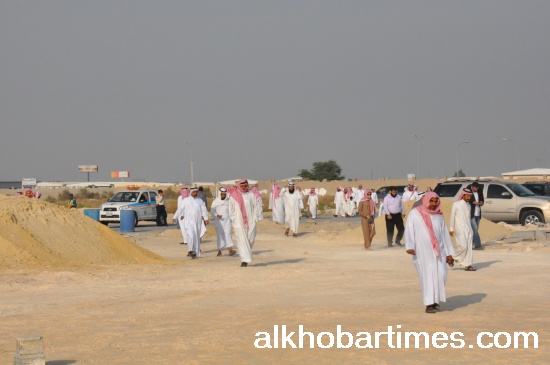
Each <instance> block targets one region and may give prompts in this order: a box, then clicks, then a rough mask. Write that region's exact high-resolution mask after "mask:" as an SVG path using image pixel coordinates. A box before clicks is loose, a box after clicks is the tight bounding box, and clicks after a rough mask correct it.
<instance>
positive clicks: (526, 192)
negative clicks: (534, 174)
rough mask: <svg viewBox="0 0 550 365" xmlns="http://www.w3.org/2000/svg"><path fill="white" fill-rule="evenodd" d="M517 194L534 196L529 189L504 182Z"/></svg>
mask: <svg viewBox="0 0 550 365" xmlns="http://www.w3.org/2000/svg"><path fill="white" fill-rule="evenodd" d="M506 186H507V187H509V188H510V190H512V191H513V192H514V194H516V195H517V196H535V195H536V194H535V193H533V192H532V191H531V190H529V189H527V188H526V187H525V186H523V185H520V184H506Z"/></svg>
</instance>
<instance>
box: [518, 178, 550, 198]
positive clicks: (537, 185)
mask: <svg viewBox="0 0 550 365" xmlns="http://www.w3.org/2000/svg"><path fill="white" fill-rule="evenodd" d="M521 185H523V186H525V187H526V188H527V189H529V190H531V191H532V192H533V193H535V195H542V196H550V183H549V182H536V181H534V182H526V183H525V184H521Z"/></svg>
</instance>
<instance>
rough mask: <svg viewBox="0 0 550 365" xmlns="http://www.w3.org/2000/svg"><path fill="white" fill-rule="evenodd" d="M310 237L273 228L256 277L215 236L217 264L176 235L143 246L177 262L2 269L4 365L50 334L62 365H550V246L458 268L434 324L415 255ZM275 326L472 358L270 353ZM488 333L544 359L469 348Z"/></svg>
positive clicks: (334, 227) (332, 226) (511, 250)
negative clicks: (263, 345)
mask: <svg viewBox="0 0 550 365" xmlns="http://www.w3.org/2000/svg"><path fill="white" fill-rule="evenodd" d="M304 223H305V222H304ZM302 228H303V231H302V232H301V233H300V235H299V237H298V238H287V237H285V236H284V235H283V231H284V229H283V228H282V227H281V226H277V225H275V224H274V223H272V222H270V221H263V222H261V224H260V225H259V232H258V237H257V241H256V245H255V246H254V263H253V264H252V265H251V266H249V267H247V268H241V267H240V260H239V258H238V257H236V256H235V257H229V256H227V255H226V254H225V253H224V256H222V257H216V247H215V236H213V235H212V234H211V233H210V234H209V235H208V236H207V237H206V240H205V242H204V244H203V256H202V257H201V258H200V259H198V260H190V259H188V258H187V257H186V256H185V255H186V248H185V247H184V246H183V245H180V244H179V242H180V241H181V239H180V236H179V234H178V231H177V230H175V229H173V228H171V229H169V230H167V231H164V232H148V233H142V234H137V233H136V234H133V235H130V239H131V240H132V241H134V242H136V243H137V244H138V245H139V246H141V247H144V248H146V249H149V250H151V251H153V252H155V253H157V254H159V255H161V256H163V257H165V258H167V259H168V260H166V262H164V263H157V264H140V265H105V266H101V267H91V268H80V269H74V270H70V271H67V270H58V269H56V270H53V269H44V268H42V269H39V268H37V269H6V270H3V271H0V278H1V280H0V301H1V307H0V323H1V326H0V364H11V363H12V359H13V353H14V351H15V340H16V338H17V337H18V336H22V335H28V334H41V335H43V336H44V341H45V349H46V359H47V364H49V365H65V364H204V363H217V364H234V363H240V364H280V363H292V364H334V363H345V364H364V363H369V364H398V363H408V364H425V363H428V362H433V361H439V360H443V361H445V362H446V363H451V364H455V363H456V364H458V363H460V364H466V363H478V364H492V363H497V362H498V363H500V364H520V363H521V364H547V363H548V356H549V355H550V353H549V346H550V343H549V334H550V330H549V329H550V317H549V316H548V308H549V307H548V302H549V300H550V294H549V293H550V290H549V286H550V285H549V284H548V277H550V265H548V261H549V260H550V248H549V246H550V245H549V244H548V242H543V243H541V242H533V243H524V244H521V245H517V244H516V245H515V246H514V245H512V244H509V245H499V246H495V247H493V246H491V247H488V248H487V249H486V250H484V251H475V253H474V262H475V264H474V266H475V267H476V268H477V269H478V271H477V272H465V271H463V270H461V269H458V268H454V269H451V270H450V272H449V278H448V282H447V297H448V300H447V303H443V304H442V311H441V312H440V313H437V314H426V313H424V306H423V304H422V301H421V296H420V287H419V284H418V279H417V275H416V272H415V270H414V267H413V265H412V262H411V257H410V256H409V255H407V254H406V253H405V252H404V251H405V250H404V249H403V248H391V249H388V248H385V247H384V246H385V240H384V239H383V238H384V237H382V236H380V235H379V236H377V237H375V242H374V245H373V247H374V249H373V250H371V251H366V250H364V249H363V248H362V242H361V241H360V240H357V236H356V235H355V234H352V230H354V229H356V226H355V227H350V225H349V223H346V222H345V221H344V222H342V223H329V224H314V223H306V224H303V225H302ZM210 232H211V230H210ZM334 237H337V239H334ZM338 237H341V239H338ZM83 244H85V243H83ZM274 325H287V327H288V328H289V331H297V330H298V326H299V325H303V326H304V328H305V330H306V331H310V332H314V333H319V332H323V331H330V332H333V333H336V326H337V325H341V326H342V329H343V330H344V331H348V332H351V333H353V334H356V333H357V332H360V331H367V332H374V331H386V330H387V327H388V326H393V327H394V329H395V328H396V326H397V325H401V331H426V332H429V333H433V332H438V331H439V332H447V333H448V334H450V333H451V332H454V331H460V332H462V333H463V334H464V340H465V341H466V344H467V345H466V347H467V348H464V349H453V348H450V347H449V346H448V347H447V348H445V349H435V348H430V349H397V348H396V349H391V348H388V346H387V345H386V343H385V342H382V345H381V348H379V349H357V348H354V347H352V348H349V349H336V348H332V349H319V348H316V349H256V348H255V347H254V341H255V339H256V337H255V334H256V333H257V332H260V331H266V332H270V333H271V334H273V326H274ZM482 331H490V332H495V333H496V332H499V331H500V332H512V331H534V332H537V333H538V336H539V348H538V349H533V348H531V349H497V348H491V349H480V348H477V346H474V348H468V345H469V344H475V341H476V335H477V333H478V332H482ZM383 338H384V337H383ZM293 339H294V340H295V342H297V341H298V338H297V336H296V335H295V336H294V337H293Z"/></svg>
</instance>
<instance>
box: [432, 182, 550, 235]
mask: <svg viewBox="0 0 550 365" xmlns="http://www.w3.org/2000/svg"><path fill="white" fill-rule="evenodd" d="M473 182H474V181H473V180H452V181H445V182H443V183H439V184H437V186H436V187H435V189H434V191H435V192H436V193H437V194H438V195H439V196H440V197H442V198H446V199H451V200H456V199H457V198H458V195H459V194H460V192H461V191H462V189H463V188H465V187H468V186H469V185H471V184H472V183H473ZM478 183H479V189H481V191H483V196H484V198H485V204H484V205H483V207H482V208H481V216H482V217H484V218H487V219H488V220H490V221H493V222H511V223H521V224H522V225H525V224H536V223H539V222H540V223H545V222H550V199H549V198H548V197H545V196H537V195H535V194H534V193H533V192H532V191H530V190H529V189H527V188H526V187H525V186H523V185H520V184H516V183H512V182H502V181H494V180H478Z"/></svg>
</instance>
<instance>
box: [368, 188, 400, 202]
mask: <svg viewBox="0 0 550 365" xmlns="http://www.w3.org/2000/svg"><path fill="white" fill-rule="evenodd" d="M392 186H395V187H396V188H397V195H401V196H403V193H404V192H405V189H406V188H407V185H388V186H382V187H381V188H380V189H378V190H376V197H377V198H378V201H379V202H381V201H382V200H384V197H385V196H386V194H389V192H390V188H391V187H392Z"/></svg>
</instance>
